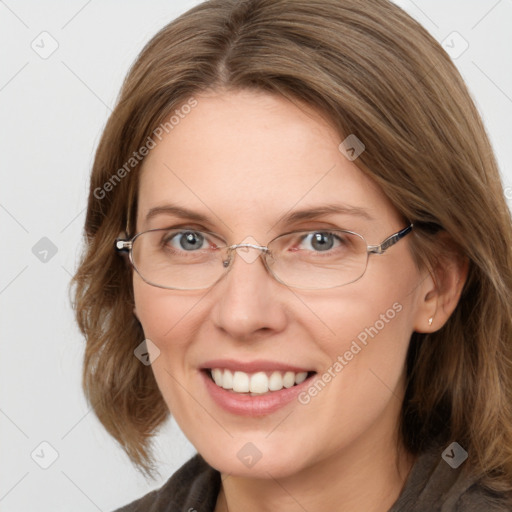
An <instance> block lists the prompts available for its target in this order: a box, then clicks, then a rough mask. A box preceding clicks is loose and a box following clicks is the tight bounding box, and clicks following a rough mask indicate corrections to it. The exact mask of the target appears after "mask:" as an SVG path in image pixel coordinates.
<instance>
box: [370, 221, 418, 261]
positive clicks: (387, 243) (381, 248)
mask: <svg viewBox="0 0 512 512" xmlns="http://www.w3.org/2000/svg"><path fill="white" fill-rule="evenodd" d="M412 227H413V224H409V225H408V226H407V227H406V228H404V229H402V230H401V231H399V232H398V233H395V234H394V235H391V236H389V237H388V238H386V240H384V241H383V242H382V243H381V244H379V245H369V246H368V252H369V253H372V254H382V253H383V252H385V251H386V250H387V249H389V248H390V247H391V246H392V245H395V244H396V243H397V242H398V241H399V240H401V239H402V238H403V237H404V236H405V235H407V234H408V233H410V232H411V230H412Z"/></svg>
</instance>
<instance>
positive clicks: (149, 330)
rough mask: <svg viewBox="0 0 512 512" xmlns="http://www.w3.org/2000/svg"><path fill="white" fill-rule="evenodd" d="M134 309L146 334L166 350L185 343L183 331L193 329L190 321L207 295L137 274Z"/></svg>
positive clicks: (134, 288)
mask: <svg viewBox="0 0 512 512" xmlns="http://www.w3.org/2000/svg"><path fill="white" fill-rule="evenodd" d="M133 291H134V297H135V312H136V315H137V318H138V319H139V321H140V322H141V324H142V327H143V329H144V334H145V336H146V337H147V338H149V339H151V340H152V341H154V342H155V343H157V345H158V346H159V348H160V350H162V351H165V350H167V349H169V348H170V344H171V341H172V346H173V347H179V346H180V345H182V344H186V342H187V340H186V339H184V338H183V336H182V335H183V333H184V332H187V331H188V332H190V328H191V325H190V322H191V320H194V321H195V322H197V318H195V316H194V315H195V313H196V312H197V308H196V306H197V305H198V304H199V302H200V301H201V299H202V298H203V296H204V293H202V294H201V295H198V294H197V292H178V291H172V290H164V289H162V288H156V287H154V286H150V285H148V284H146V283H144V282H143V281H142V280H141V279H140V278H138V277H134V282H133Z"/></svg>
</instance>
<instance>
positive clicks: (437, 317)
mask: <svg viewBox="0 0 512 512" xmlns="http://www.w3.org/2000/svg"><path fill="white" fill-rule="evenodd" d="M196 97H197V100H198V105H197V107H196V108H194V109H193V110H192V112H191V113H190V114H188V115H187V116H186V117H185V118H184V119H183V120H181V121H180V123H179V125H177V126H176V127H174V129H173V130H172V131H171V132H170V133H169V134H168V135H166V136H165V137H164V138H163V140H162V141H161V142H160V143H159V144H158V145H157V147H156V148H155V149H153V150H152V151H151V153H150V154H149V155H148V157H147V159H146V160H145V162H144V165H143V171H142V175H141V180H140V188H139V196H138V199H139V203H138V204H139V209H138V217H137V232H140V231H144V230H147V229H152V228H161V227H169V226H178V225H180V226H187V227H190V228H196V229H199V228H200V229H203V230H209V231H213V232H216V233H219V234H220V235H221V236H222V237H223V238H224V239H225V240H227V242H228V243H229V244H234V243H240V242H242V241H243V240H244V239H246V238H247V237H249V236H251V237H253V238H254V239H256V240H257V242H258V243H259V244H260V245H266V243H267V242H269V241H270V240H271V239H272V238H274V237H275V236H277V235H279V234H281V233H285V232H287V231H291V230H294V229H319V228H324V229H325V228H344V229H349V230H353V231H356V232H358V233H360V234H362V235H363V236H364V237H365V239H366V240H367V241H368V243H370V244H377V243H380V242H381V241H382V240H384V239H385V238H386V237H387V236H389V235H391V234H393V233H395V232H397V231H398V230H400V229H402V228H403V227H405V226H406V225H407V222H406V221H405V220H404V219H402V218H401V217H400V215H399V214H398V212H397V211H396V209H395V208H394V207H393V205H392V204H391V203H390V202H389V201H388V199H387V198H386V197H385V196H384V194H383V193H382V191H381V190H380V188H379V187H378V186H377V185H376V184H375V183H374V182H373V181H372V180H370V179H369V178H368V177H366V176H365V175H364V174H363V173H362V172H361V171H360V170H359V169H358V168H357V167H356V165H355V164H354V163H353V162H350V161H349V160H348V159H346V158H345V157H344V156H343V154H342V153H341V152H340V151H339V150H338V145H339V144H340V142H341V140H342V139H341V138H340V136H339V135H338V134H337V133H336V132H335V131H334V129H333V128H332V127H331V126H330V125H329V123H328V122H327V121H325V120H324V119H323V118H322V117H321V116H320V115H318V114H317V113H315V112H314V111H311V109H309V108H307V107H306V106H304V105H299V104H293V103H291V102H290V101H288V100H286V99H283V98H280V97H276V96H272V95H268V94H264V93H260V92H254V91H241V92H233V91H229V92H228V91H214V92H210V93H209V94H203V95H200V96H196ZM169 203H172V204H175V205H179V206H182V207H186V208H189V209H192V210H194V211H197V212H200V213H202V214H204V215H206V216H207V217H208V218H209V222H208V223H206V224H198V223H197V222H194V221H190V220H189V219H184V218H176V217H174V216H171V215H165V214H163V215H159V216H155V217H153V218H152V219H150V220H149V221H147V220H146V215H147V213H148V211H149V210H150V209H151V208H154V207H157V206H164V205H166V204H169ZM326 203H329V204H331V203H336V204H340V205H344V206H350V207H358V208H362V209H364V210H365V211H366V212H367V214H368V216H369V217H371V218H365V217H362V216H360V215H352V214H342V215H338V214H336V215H328V216H324V217H322V218H319V219H316V220H307V221H302V222H300V223H299V224H293V225H290V224H286V225H282V223H281V221H280V219H281V218H282V217H283V216H284V215H285V214H286V213H289V212H290V211H291V210H297V209H304V208H312V207H317V206H321V205H324V204H326ZM411 236H412V235H408V236H407V237H406V238H404V239H403V240H402V241H400V242H399V243H398V244H396V245H395V246H393V247H392V248H390V249H389V250H388V251H387V252H386V253H385V254H383V255H372V256H370V259H369V263H368V268H367V270H366V273H365V275H364V276H363V277H362V278H361V279H360V280H358V281H356V282H354V283H352V284H349V285H347V286H343V287H338V288H334V289H330V290H313V291H311V290H308V291H305V290H298V289H290V288H288V287H286V286H284V285H282V284H280V283H278V282H277V281H275V280H274V279H272V277H271V276H270V275H269V274H268V273H267V272H266V270H265V268H264V266H263V263H262V261H261V259H260V258H258V259H256V260H255V261H254V262H252V263H247V262H246V261H244V259H243V258H241V257H239V256H237V257H236V258H235V262H234V264H233V267H232V268H231V270H230V272H229V273H228V274H226V275H225V276H224V278H223V279H222V280H221V281H219V282H218V283H217V284H215V286H213V287H211V288H210V289H207V290H196V291H176V290H164V289H159V288H156V287H153V286H150V285H148V284H147V283H145V282H144V281H142V279H141V278H140V277H139V275H138V274H137V273H135V272H134V276H133V286H134V293H135V305H136V307H135V314H136V315H137V317H138V319H139V320H140V322H141V323H142V326H143V328H144V333H145V336H146V338H149V339H150V340H152V341H153V342H154V343H155V344H156V345H157V346H158V348H159V350H160V356H159V357H158V358H157V359H156V360H155V362H154V363H153V364H152V368H153V371H154V374H155V377H156V380H157V382H158V385H159V388H160V390H161V392H162V395H163V397H164V399H165V401H166V403H167V405H168V407H169V409H170V411H171V412H172V414H173V415H174V418H175V419H176V421H177V422H178V424H179V425H180V427H181V428H182V430H183V431H184V433H185V434H186V436H187V437H188V439H189V440H190V441H191V442H192V444H193V445H194V446H195V447H196V449H197V450H198V451H199V453H201V455H202V456H203V457H204V458H205V459H206V460H207V462H208V463H209V464H211V465H212V466H213V467H215V468H217V469H218V470H219V471H221V473H222V474H223V485H222V490H221V493H220V495H219V498H218V502H217V510H218V511H221V510H231V511H233V510H244V511H247V512H251V511H253V510H258V511H266V510H269V511H270V510H281V511H296V510H304V509H307V510H339V511H345V512H348V511H361V510H365V511H369V512H371V511H386V510H388V509H389V507H390V506H391V505H392V504H393V502H394V501H395V500H396V498H397V497H398V495H399V493H400V491H401V489H402V487H403V484H404V482H405V479H406V477H407V474H408V472H409V470H410V468H411V465H412V463H413V460H412V458H411V457H410V456H408V454H406V453H405V452H402V451H398V450H397V433H396V432H397V424H398V416H399V411H400V406H401V399H402V396H403V392H404V361H405V357H406V352H407V347H408V343H409V340H410V336H411V334H412V332H413V331H415V330H416V331H419V332H427V331H429V330H432V331H433V330H436V329H439V328H440V327H441V326H442V325H443V324H444V322H445V321H446V319H447V318H448V316H449V315H450V314H451V312H452V311H453V309H454V307H455V305H456V303H457V300H458V297H459V294H460V289H461V287H462V284H463V281H464V279H463V278H464V268H463V267H462V266H461V265H457V264H447V265H445V266H444V271H443V272H442V273H440V280H439V281H438V280H434V279H433V278H432V276H431V274H430V273H429V272H428V271H426V270H425V269H418V268H417V267H416V265H415V263H414V261H413V258H412V256H411V252H410V246H409V244H410V238H411ZM396 303H398V304H399V305H400V306H401V311H400V312H399V313H397V314H396V315H395V317H394V318H393V319H392V320H390V321H389V322H387V323H386V324H385V327H384V328H382V329H380V330H379V332H378V334H377V335H376V336H374V337H373V338H369V340H368V344H367V345H366V346H364V347H363V348H362V350H361V351H360V352H359V353H358V354H357V355H355V356H354V358H353V359H352V360H351V361H349V362H348V364H347V365H346V366H345V367H344V368H343V370H342V371H341V372H339V373H338V374H337V375H336V377H335V378H333V379H332V380H331V382H329V383H328V384H327V385H326V386H325V389H323V390H322V391H321V392H320V393H319V394H318V395H317V396H315V397H314V398H312V399H311V401H310V402H309V403H308V404H306V405H303V404H300V403H298V401H296V400H294V401H292V402H291V403H290V404H288V405H286V406H285V407H284V408H281V409H279V410H278V411H276V412H274V413H272V414H270V415H267V416H263V417H257V418H250V417H240V416H237V415H235V414H232V413H229V412H226V411H224V410H223V409H221V408H220V407H219V406H218V405H217V404H216V403H215V402H213V400H212V399H211V397H210V395H209V394H208V392H207V390H206V388H205V385H204V381H203V378H202V377H201V375H200V372H199V370H198V367H200V366H201V364H202V363H204V362H205V361H207V360H211V359H217V358H231V359H237V360H241V361H253V360H255V359H260V360H261V359H265V360H272V361H278V362H285V363H288V364H293V365H297V366H299V367H306V368H311V369H312V370H315V371H317V372H318V374H319V375H321V374H322V373H324V372H325V371H326V370H327V369H328V368H329V367H332V365H333V363H334V362H335V361H336V359H337V357H338V356H339V355H343V354H344V353H345V352H346V351H347V350H348V349H349V348H350V346H351V343H352V341H353V340H354V339H356V338H357V336H358V334H360V333H361V332H362V331H364V329H365V327H369V326H372V325H374V324H375V323H376V321H377V320H379V318H381V315H382V314H385V313H386V311H387V310H389V309H390V308H392V307H393V304H396ZM430 317H433V318H434V321H433V323H432V326H429V324H428V319H429V318H430ZM249 442H250V443H252V444H254V445H255V446H256V447H257V448H258V450H259V451H260V452H261V454H262V457H261V459H260V460H259V461H258V462H257V463H256V464H255V465H254V466H253V467H251V468H248V467H246V466H245V465H244V464H243V463H242V462H241V460H240V459H239V458H238V457H237V452H238V451H239V450H240V449H241V448H242V447H243V446H244V445H245V444H246V443H249ZM319 490H321V492H319ZM262 496H265V500H264V502H263V500H262Z"/></svg>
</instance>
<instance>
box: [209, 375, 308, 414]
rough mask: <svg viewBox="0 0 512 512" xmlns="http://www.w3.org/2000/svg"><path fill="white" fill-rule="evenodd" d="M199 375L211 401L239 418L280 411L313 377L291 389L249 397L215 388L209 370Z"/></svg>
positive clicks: (215, 385)
mask: <svg viewBox="0 0 512 512" xmlns="http://www.w3.org/2000/svg"><path fill="white" fill-rule="evenodd" d="M201 374H202V376H203V379H204V381H205V384H206V389H207V390H208V392H209V393H210V395H211V397H212V398H213V400H214V401H215V402H216V403H217V404H218V405H220V407H222V408H223V409H225V410H226V411H228V412H231V413H233V414H238V415H240V416H265V415H267V414H271V413H273V412H275V411H277V410H278V409H281V408H282V407H284V406H285V405H287V404H289V403H290V402H291V401H293V400H294V399H295V398H297V395H298V394H299V393H300V392H301V391H302V390H303V389H304V388H305V387H307V386H308V385H309V383H310V380H311V379H312V378H313V376H314V374H313V375H311V376H310V377H308V378H307V379H306V380H305V381H303V382H301V383H300V384H296V385H295V386H292V387H291V388H283V389H281V390H279V391H271V392H269V393H268V394H265V395H259V396H251V395H248V394H241V393H235V392H234V391H230V390H227V389H224V388H221V387H219V386H217V384H215V382H213V380H212V379H211V377H210V372H209V370H207V371H205V370H202V371H201Z"/></svg>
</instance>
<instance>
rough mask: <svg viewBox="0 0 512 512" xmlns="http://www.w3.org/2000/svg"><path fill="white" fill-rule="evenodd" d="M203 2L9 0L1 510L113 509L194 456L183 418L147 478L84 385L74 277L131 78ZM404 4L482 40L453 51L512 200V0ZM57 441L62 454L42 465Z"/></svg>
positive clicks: (5, 24)
mask: <svg viewBox="0 0 512 512" xmlns="http://www.w3.org/2000/svg"><path fill="white" fill-rule="evenodd" d="M196 3H198V2H197V1H186V0H179V1H171V0H167V1H163V0H150V1H146V2H142V1H141V2H135V1H133V0H132V1H121V0H117V1H116V0H102V1H99V0H89V1H85V0H84V1H66V2H65V1H64V0H59V1H57V0H53V1H46V2H36V1H31V2H29V1H19V2H15V1H14V0H6V1H1V0H0V44H1V47H2V58H1V65H0V116H1V117H0V119H1V123H0V125H1V134H0V135H1V136H0V148H1V153H0V156H1V167H0V169H1V173H2V175H1V182H0V183H1V184H2V186H1V188H0V227H1V243H0V255H1V256H0V257H1V263H2V265H1V273H0V315H1V317H0V318H1V323H0V328H1V338H0V343H1V348H0V354H1V357H0V434H1V438H0V439H1V444H0V450H1V451H0V511H1V512H18V511H20V512H21V511H22V512H29V511H32V510H34V511H35V510H37V511H39V512H46V511H51V512H57V511H62V512H64V511H65V512H69V511H71V510H72V511H76V512H94V511H97V510H100V511H105V512H108V511H111V510H113V509H115V508H117V507H118V506H120V505H122V504H124V503H127V502H129V501H131V500H133V499H135V498H136V497H139V496H141V495H143V494H145V493H146V492H148V491H149V490H150V489H153V488H156V487H159V486H160V485H161V484H162V483H163V482H164V481H165V480H167V478H168V477H169V476H170V475H171V474H172V473H173V472H174V471H175V470H176V469H177V468H178V467H179V466H180V465H181V464H182V463H183V462H185V460H187V459H188V458H189V457H190V456H191V455H192V454H193V453H194V449H193V447H192V446H191V445H190V443H188V441H187V440H186V439H185V437H184V436H183V434H182V433H181V432H180V430H179V428H178V427H177V425H176V424H175V423H174V422H170V423H169V424H168V425H167V426H166V428H165V429H164V430H163V432H162V435H160V436H159V438H158V447H159V460H160V463H159V469H160V472H161V478H160V479H158V480H157V481H149V482H148V481H146V480H145V479H144V478H142V477H141V476H140V474H139V473H138V472H137V471H136V470H135V469H134V468H132V467H131V465H130V464H129V462H128V459H127V457H126V456H125V455H124V453H123V452H122V450H121V449H120V448H118V447H117V445H115V444H114V441H113V440H111V439H110V438H109V436H108V435H107V434H106V433H105V432H104V431H103V429H102V427H101V425H100V424H99V422H98V421H97V419H96V418H95V416H94V414H93V413H92V412H90V410H89V409H88V407H87V405H86V403H85V399H84V397H83V394H82V391H81V388H80V379H81V361H82V355H83V345H84V344H83V340H82V338H81V336H80V335H79V333H78V330H77V328H76V327H75V325H74V320H73V316H72V312H71V308H70V305H69V300H68V289H67V287H68V283H69V279H70V276H71V274H72V273H73V271H74V269H75V266H76V262H77V258H78V254H79V248H80V241H81V230H82V226H83V222H84V218H85V206H86V196H87V192H88V184H87V181H88V174H89V171H90V167H91V164H92V160H93V155H94V151H95V148H96V145H97V143H98V140H99V137H100V134H101V131H102V128H103V126H104V124H105V122H106V120H107V117H108V115H109V113H110V111H111V108H112V107H113V105H114V102H115V99H116V97H117V94H118V91H119V88H120V85H121V82H122V80H123V77H124V75H125V74H126V72H127V70H128V68H129V66H130V64H131V63H132V61H133V60H134V59H135V57H136V55H137V54H138V52H139V51H140V50H141V49H142V47H143V45H144V43H145V42H146V41H148V40H149V39H150V38H151V36H152V35H154V34H155V33H156V32H157V30H158V29H159V28H161V27H162V26H164V25H165V24H166V23H168V22H169V21H170V20H172V19H173V18H175V17H176V16H177V15H178V14H180V13H182V12H184V11H186V10H187V9H188V8H190V7H191V6H192V5H195V4H196ZM397 3H398V4H399V5H400V6H402V7H403V8H404V9H405V10H407V11H408V12H409V13H410V14H411V15H412V16H414V17H415V18H416V19H417V20H418V21H419V22H420V23H422V24H423V25H424V26H425V27H426V28H427V29H428V30H429V31H430V32H431V33H432V35H433V36H434V37H435V38H436V39H437V40H439V41H443V40H445V39H446V38H447V36H450V37H449V38H448V40H447V41H448V44H449V45H451V46H452V47H453V48H452V50H451V51H454V52H456V53H459V52H460V51H461V49H462V48H463V46H461V45H462V44H464V42H463V40H462V39H461V38H460V37H459V36H457V35H455V36H453V35H450V34H452V32H453V31H456V32H458V33H459V34H460V36H462V38H464V40H466V41H467V43H468V44H469V47H468V49H467V51H465V52H464V53H463V54H462V55H460V56H458V57H457V58H454V60H455V62H456V64H457V66H458V68H459V69H460V71H461V73H462V75H463V76H464V78H465V79H466V81H467V83H468V85H469V88H470V90H471V92H472V94H473V96H474V98H475V100H476V102H477V105H478V108H479V110H480V112H481V114H482V116H483V118H484V121H485V123H486V126H487V129H488V132H489V134H490V137H491V140H492V143H493V145H494V149H495V151H496V155H497V157H498V161H499V163H500V166H501V169H502V173H503V178H504V183H505V186H506V187H507V188H506V193H507V197H508V198H509V204H512V149H511V141H510V135H511V130H510V121H509V118H510V117H511V115H512V64H511V53H512V52H511V50H512V32H511V31H510V25H511V22H512V0H500V1H497V0H472V1H467V0H466V1H464V0H456V1H455V0H452V1H450V2H446V1H445V0H415V1H414V2H413V1H411V0H399V1H398V0H397ZM43 31H47V32H48V33H49V34H50V35H51V38H53V39H54V40H55V41H56V42H57V43H58V48H57V50H56V51H55V52H54V53H53V54H52V55H51V56H49V57H48V58H46V59H43V58H41V57H40V56H39V55H38V53H36V51H34V50H33V49H32V47H31V44H32V42H33V41H35V42H34V46H36V47H37V48H38V51H39V52H43V51H48V50H49V49H51V44H52V40H51V39H50V38H49V36H44V35H43V36H40V34H41V32H43ZM53 44H54V43H53ZM43 47H44V48H43ZM43 237H46V238H48V239H49V240H51V242H52V244H53V245H54V246H55V249H56V250H57V252H56V253H55V254H53V253H52V249H51V247H50V246H49V245H48V241H42V242H40V240H41V239H42V238H43ZM38 243H39V245H36V244H38ZM34 246H36V249H35V250H34V252H35V253H36V254H34V252H33V247H34ZM55 249H53V250H54V251H55ZM44 250H49V252H48V253H47V254H45V253H44ZM45 257H46V261H41V258H43V259H44V258H45ZM44 441H45V442H47V443H49V444H50V445H51V448H50V447H48V446H47V445H42V446H41V445H40V443H41V442H44ZM34 450H35V452H34ZM53 450H55V452H56V453H58V458H57V459H56V460H55V462H53V464H51V465H50V466H49V467H48V468H47V469H42V468H41V467H40V464H43V465H44V464H49V463H50V462H51V461H52V453H53ZM32 453H33V458H32V457H31V454H32ZM36 461H37V462H36Z"/></svg>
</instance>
